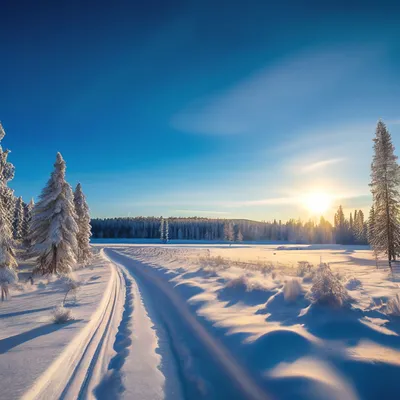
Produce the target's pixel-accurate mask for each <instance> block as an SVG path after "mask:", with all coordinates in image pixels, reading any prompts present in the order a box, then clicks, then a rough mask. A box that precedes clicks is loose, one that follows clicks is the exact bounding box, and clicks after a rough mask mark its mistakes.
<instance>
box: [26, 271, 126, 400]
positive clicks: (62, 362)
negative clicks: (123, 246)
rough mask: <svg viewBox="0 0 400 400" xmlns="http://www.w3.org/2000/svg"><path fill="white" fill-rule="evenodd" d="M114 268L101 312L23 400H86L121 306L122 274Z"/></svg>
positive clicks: (100, 307) (97, 313)
mask: <svg viewBox="0 0 400 400" xmlns="http://www.w3.org/2000/svg"><path fill="white" fill-rule="evenodd" d="M111 268H112V273H111V279H110V282H109V284H108V287H107V289H106V291H105V293H104V297H103V300H102V302H101V304H100V305H99V308H98V310H97V311H96V312H95V314H94V315H93V316H92V319H91V320H90V321H89V323H88V324H87V325H86V326H85V328H84V329H83V330H82V331H81V332H80V333H79V334H78V335H77V336H76V337H75V338H74V340H73V341H72V342H71V343H70V344H69V345H68V346H67V348H66V349H65V350H64V351H63V352H62V354H61V355H60V356H59V357H58V358H57V359H56V360H55V361H54V362H53V364H52V365H50V367H49V368H48V369H47V370H46V371H45V372H44V373H43V374H42V375H41V376H40V377H39V378H38V380H37V381H36V382H35V383H34V385H33V386H32V387H31V388H30V389H29V390H28V391H27V392H26V393H25V394H24V396H23V399H26V400H28V399H29V400H32V399H43V398H58V399H78V398H87V397H88V396H87V392H88V387H89V386H90V384H92V379H93V380H96V379H97V377H96V376H93V375H94V372H95V369H96V368H100V369H101V365H98V364H101V363H99V362H98V361H99V356H100V354H101V353H102V351H103V349H104V347H105V346H106V342H107V339H108V336H109V333H110V329H111V328H112V323H113V320H114V318H115V312H116V308H117V305H118V303H119V294H120V289H121V272H120V271H119V270H118V269H117V268H115V267H111Z"/></svg>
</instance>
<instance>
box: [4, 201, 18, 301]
mask: <svg viewBox="0 0 400 400" xmlns="http://www.w3.org/2000/svg"><path fill="white" fill-rule="evenodd" d="M16 268H17V262H16V260H15V255H14V249H13V241H12V232H11V229H10V226H9V224H8V222H7V220H6V217H5V211H4V208H3V205H2V204H1V203H0V290H1V300H2V301H3V300H4V299H5V298H6V297H7V296H8V285H10V284H11V283H14V282H15V281H17V280H18V275H17V271H16Z"/></svg>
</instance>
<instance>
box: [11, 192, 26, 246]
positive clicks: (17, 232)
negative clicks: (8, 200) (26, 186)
mask: <svg viewBox="0 0 400 400" xmlns="http://www.w3.org/2000/svg"><path fill="white" fill-rule="evenodd" d="M23 224H24V203H23V201H22V197H18V199H17V201H16V203H15V208H14V221H13V236H14V239H17V240H19V239H22V229H23Z"/></svg>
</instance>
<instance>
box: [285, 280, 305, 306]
mask: <svg viewBox="0 0 400 400" xmlns="http://www.w3.org/2000/svg"><path fill="white" fill-rule="evenodd" d="M302 290H303V288H302V287H301V283H300V282H299V281H298V280H297V279H291V280H289V281H287V282H286V283H285V286H284V287H283V297H284V299H285V301H286V302H287V303H293V302H295V301H296V300H297V298H298V297H299V295H300V293H301V292H302Z"/></svg>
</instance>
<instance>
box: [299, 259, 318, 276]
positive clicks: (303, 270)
mask: <svg viewBox="0 0 400 400" xmlns="http://www.w3.org/2000/svg"><path fill="white" fill-rule="evenodd" d="M313 268H314V266H313V265H312V264H310V263H309V262H308V261H299V262H298V263H297V276H300V277H303V276H305V275H306V274H308V273H310V272H311V271H312V269H313Z"/></svg>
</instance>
